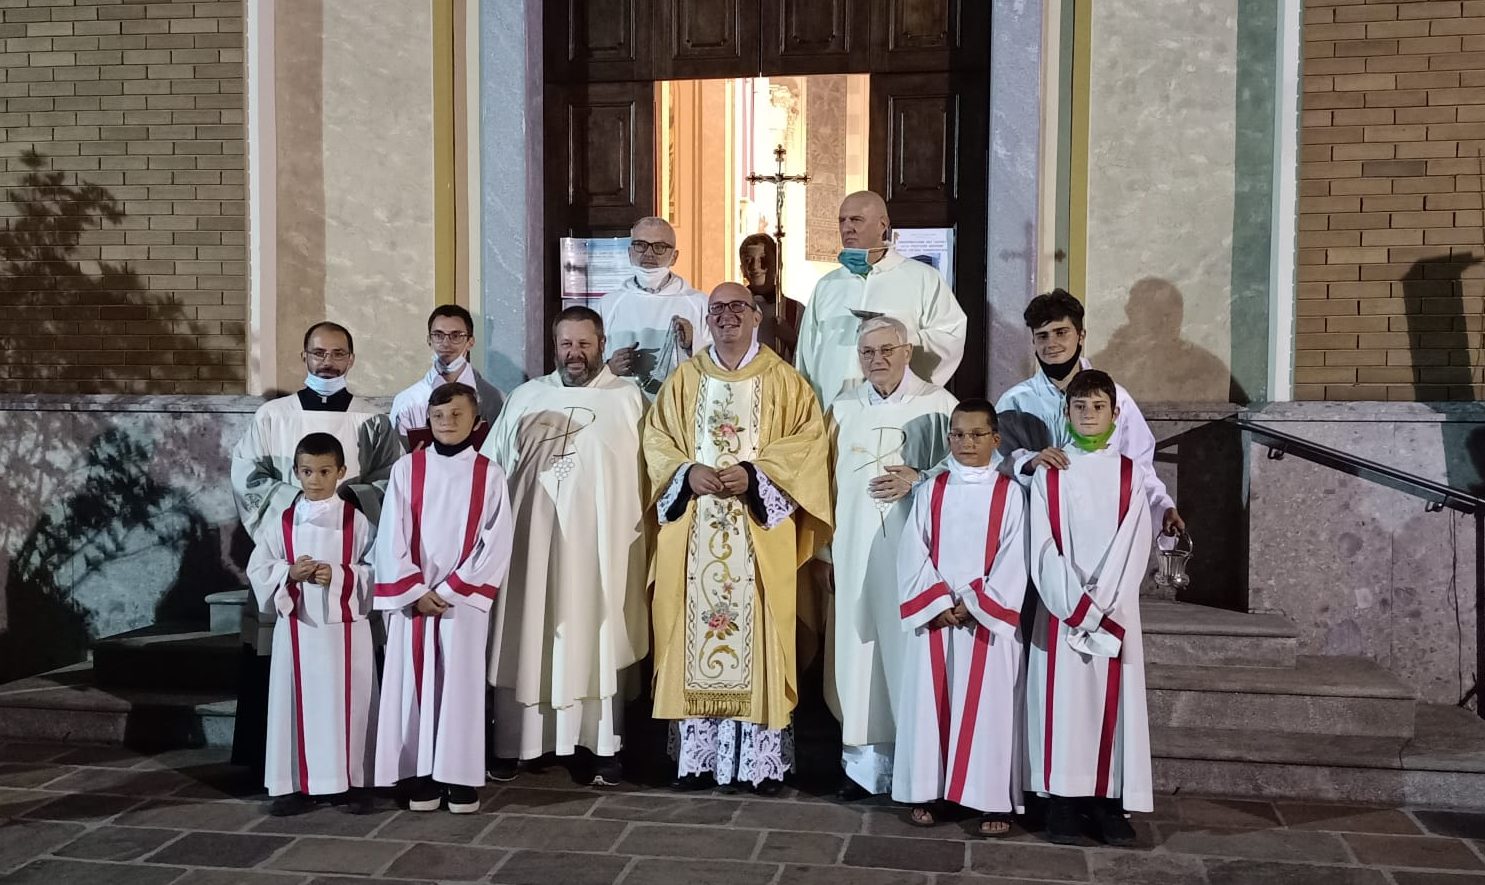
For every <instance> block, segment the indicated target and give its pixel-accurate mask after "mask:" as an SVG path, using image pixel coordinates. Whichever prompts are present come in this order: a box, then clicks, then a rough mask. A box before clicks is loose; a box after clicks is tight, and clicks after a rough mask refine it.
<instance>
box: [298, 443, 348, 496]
mask: <svg viewBox="0 0 1485 885" xmlns="http://www.w3.org/2000/svg"><path fill="white" fill-rule="evenodd" d="M294 476H295V477H296V478H297V479H298V480H299V487H300V488H301V489H304V497H306V498H308V499H309V500H311V501H323V500H325V499H326V498H329V497H330V496H332V495H334V494H335V488H336V486H338V485H339V484H340V481H341V480H342V479H344V478H345V465H344V464H337V463H336V459H335V456H334V455H306V454H302V453H301V454H298V455H295V456H294Z"/></svg>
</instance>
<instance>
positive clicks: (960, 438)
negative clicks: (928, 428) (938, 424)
mask: <svg viewBox="0 0 1485 885" xmlns="http://www.w3.org/2000/svg"><path fill="white" fill-rule="evenodd" d="M994 435H995V432H994V431H992V430H951V431H949V442H966V441H970V442H979V441H980V440H982V439H984V438H985V437H987V436H994Z"/></svg>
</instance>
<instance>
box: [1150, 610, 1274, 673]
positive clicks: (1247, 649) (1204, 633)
mask: <svg viewBox="0 0 1485 885" xmlns="http://www.w3.org/2000/svg"><path fill="white" fill-rule="evenodd" d="M1140 624H1141V629H1142V631H1143V634H1144V643H1145V663H1146V664H1147V665H1148V664H1171V665H1177V666H1183V667H1293V666H1294V658H1295V654H1296V648H1297V646H1298V637H1299V630H1298V629H1297V628H1296V627H1295V626H1294V624H1293V623H1292V622H1290V621H1289V620H1288V619H1287V618H1285V617H1283V616H1281V615H1272V614H1248V613H1246V612H1235V611H1228V610H1227V609H1221V608H1212V607H1211V606H1206V605H1192V604H1191V603H1187V602H1174V601H1168V600H1160V599H1149V598H1146V599H1142V600H1141V601H1140Z"/></svg>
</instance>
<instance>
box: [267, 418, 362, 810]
mask: <svg viewBox="0 0 1485 885" xmlns="http://www.w3.org/2000/svg"><path fill="white" fill-rule="evenodd" d="M345 472H346V471H345V451H344V449H342V447H341V444H340V441H339V440H337V439H336V438H335V437H333V436H331V435H330V434H328V433H311V434H309V435H308V436H306V437H305V438H304V439H302V440H300V442H299V445H298V447H297V449H296V451H295V455H294V475H295V477H297V478H298V480H299V485H300V487H301V488H302V489H303V492H302V493H301V495H300V496H299V498H298V500H297V501H295V502H294V506H292V507H290V508H289V509H287V510H285V511H284V513H283V516H282V517H281V518H280V519H279V520H278V522H277V523H276V524H273V525H265V526H263V528H262V530H261V531H260V532H259V533H258V537H257V538H256V539H255V545H254V547H253V554H252V556H251V557H250V558H249V559H248V567H247V574H248V580H249V581H250V582H251V584H252V588H253V596H254V598H255V600H256V601H257V604H258V606H259V607H260V608H262V609H263V610H269V611H275V612H277V614H278V616H279V617H278V619H277V620H276V621H275V622H274V626H273V646H274V648H273V657H272V661H273V663H272V667H271V672H270V680H269V689H268V735H267V736H268V749H267V759H266V776H265V778H264V785H265V786H266V787H267V788H268V795H269V796H272V797H273V801H272V803H270V805H269V809H268V813H269V814H271V815H273V816H275V817H287V816H290V815H295V814H302V813H304V812H306V811H310V810H311V809H313V808H314V807H315V803H316V800H317V799H321V800H323V799H326V798H333V797H341V798H344V799H345V800H346V803H347V808H348V809H349V810H350V811H351V812H353V813H355V814H368V813H370V811H371V795H370V793H369V791H368V790H367V789H366V788H367V787H369V786H370V785H371V778H370V776H369V775H370V769H371V756H370V752H371V727H372V726H371V722H372V719H371V715H372V711H373V710H374V709H375V706H376V673H375V661H374V656H373V652H372V645H371V642H372V640H371V625H370V623H369V622H368V621H367V620H366V618H367V615H368V614H370V612H371V597H372V589H373V588H372V581H371V562H370V556H371V540H372V534H373V533H372V527H371V523H370V522H368V521H367V519H366V517H365V515H364V514H362V513H361V512H360V511H359V510H357V509H356V508H355V507H354V506H352V505H351V503H350V502H349V501H345V500H342V499H341V498H340V497H339V496H337V495H336V494H335V487H336V485H337V483H339V482H340V480H341V479H342V478H344V476H345Z"/></svg>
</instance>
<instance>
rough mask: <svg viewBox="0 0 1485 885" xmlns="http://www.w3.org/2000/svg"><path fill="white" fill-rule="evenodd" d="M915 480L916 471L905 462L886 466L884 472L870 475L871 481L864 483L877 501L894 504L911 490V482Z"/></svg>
mask: <svg viewBox="0 0 1485 885" xmlns="http://www.w3.org/2000/svg"><path fill="white" fill-rule="evenodd" d="M917 481H918V471H916V470H914V469H913V468H911V467H908V466H907V465H906V464H893V465H892V466H891V467H888V468H887V472H886V473H884V474H882V475H881V476H874V477H872V480H871V482H869V483H867V484H866V490H867V492H868V493H869V494H870V495H871V496H872V498H874V499H876V500H878V501H886V502H887V503H889V504H895V503H896V502H898V501H901V500H902V499H903V498H906V497H907V496H908V495H909V494H910V493H911V492H912V491H913V484H914V483H916V482H917Z"/></svg>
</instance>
